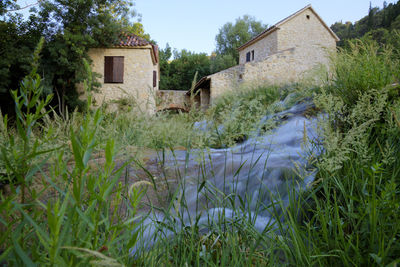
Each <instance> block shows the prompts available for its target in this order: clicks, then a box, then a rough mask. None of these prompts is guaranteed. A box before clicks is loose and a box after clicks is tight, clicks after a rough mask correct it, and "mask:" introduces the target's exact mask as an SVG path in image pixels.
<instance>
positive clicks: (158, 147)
mask: <svg viewBox="0 0 400 267" xmlns="http://www.w3.org/2000/svg"><path fill="white" fill-rule="evenodd" d="M12 4H13V2H12V1H4V2H2V3H1V4H0V15H2V14H4V12H5V11H4V10H5V7H10V6H11V5H12ZM389 6H390V5H389ZM393 6H397V4H396V5H393ZM9 22H10V21H9ZM26 26H27V27H28V26H29V25H28V24H26ZM1 27H14V30H15V29H16V28H15V25H14V26H13V25H12V24H9V23H8V24H4V23H2V24H1ZM132 27H133V26H132ZM11 32H14V33H15V31H11ZM24 32H25V33H29V31H24ZM15 36H20V37H21V36H22V35H19V34H16V35H15ZM390 37H391V40H393V41H391V42H387V43H386V45H383V44H382V43H378V42H376V41H375V40H372V39H371V38H362V40H352V41H351V42H348V43H347V45H346V46H344V47H345V48H341V49H340V50H339V52H338V54H337V56H336V57H335V58H333V59H332V66H331V71H332V75H330V76H326V77H324V78H325V83H323V84H320V85H318V86H311V85H310V84H308V83H304V84H295V85H287V86H284V87H276V86H275V87H274V86H268V85H265V86H262V87H257V88H254V87H253V86H251V85H247V86H246V87H243V88H238V89H237V90H235V91H234V92H231V93H229V94H226V95H223V96H222V97H221V98H220V99H218V101H217V102H216V103H215V105H214V106H213V107H212V108H211V109H209V110H208V111H207V112H205V113H203V112H201V111H199V110H196V109H194V110H192V111H190V112H189V113H179V114H168V113H159V114H157V115H156V116H153V117H149V116H147V115H145V114H142V113H140V112H139V111H137V110H135V109H134V108H132V106H134V104H135V103H134V100H127V101H124V102H121V103H120V104H121V110H122V111H123V112H119V113H118V112H117V113H112V114H110V113H105V112H104V111H103V109H102V108H99V109H94V108H93V107H92V106H91V98H90V89H91V88H92V87H93V80H92V77H93V75H92V73H91V71H90V68H89V67H88V64H87V62H85V61H83V62H80V63H79V64H82V68H83V69H85V72H84V73H85V75H82V78H85V88H86V89H87V94H88V96H89V97H88V101H87V103H86V104H85V106H82V111H78V110H75V111H73V112H69V111H68V109H66V110H65V112H64V113H63V116H60V114H59V113H58V112H57V110H54V108H52V106H51V105H50V103H51V101H52V99H54V98H56V97H57V96H56V95H54V94H51V92H46V88H48V87H47V86H48V84H47V81H46V80H45V79H46V76H44V77H43V75H42V74H43V71H42V69H41V65H40V60H39V59H40V55H42V57H45V56H47V51H49V49H50V48H46V46H50V47H51V46H52V44H53V43H51V42H48V41H44V40H43V39H42V40H40V39H39V38H37V39H35V38H32V39H30V41H29V45H30V46H31V47H32V50H33V47H34V43H35V44H36V43H39V45H38V46H37V48H36V50H35V52H34V53H33V60H30V61H28V60H25V61H23V62H22V61H21V62H19V63H18V62H13V64H12V65H13V66H15V67H18V68H19V67H20V68H21V69H23V70H24V71H22V72H21V73H24V75H25V74H26V76H25V77H24V78H23V79H20V81H19V86H18V87H17V86H15V87H11V86H10V85H9V84H2V85H1V86H2V88H6V90H5V91H7V92H8V93H10V99H12V102H13V108H14V109H15V111H16V112H15V117H13V118H10V117H8V116H7V115H6V114H1V113H0V264H2V265H3V264H4V265H8V266H36V265H39V266H41V265H53V266H85V265H86V266H87V265H93V266H132V265H140V266H142V265H144V266H154V265H166V266H176V265H178V266H181V265H182V266H189V265H195V266H200V265H201V266H202V265H211V266H214V265H219V266H221V265H222V266H223V265H227V266H247V265H256V266H259V265H260V266H277V265H278V266H281V265H283V266H397V265H398V264H399V263H400V257H399V255H400V242H398V241H399V239H400V193H399V192H400V163H399V161H398V158H400V85H399V80H400V57H399V53H398V47H399V46H398V44H399V41H400V36H399V35H398V34H396V32H392V33H391V35H390ZM21 38H22V37H21ZM4 40H5V39H2V41H4ZM7 40H8V39H7ZM16 40H17V39H16ZM18 40H19V39H18ZM39 40H40V41H39ZM27 43H28V41H27ZM14 48H15V47H14ZM16 48H18V47H16ZM9 49H11V47H9ZM13 51H14V50H13ZM24 51H25V50H24ZM25 53H26V54H30V53H31V50H30V49H27V50H26V51H25ZM181 56H182V57H183V56H184V55H183V53H182V55H181ZM26 58H29V57H26ZM32 62H33V63H32ZM19 64H20V65H19ZM3 70H4V69H3ZM3 74H4V75H11V74H13V73H11V72H10V73H9V74H5V72H4V71H3V72H1V73H0V75H3ZM13 79H14V78H13ZM15 79H17V77H15ZM4 81H7V79H6V80H4V79H2V82H4ZM11 88H18V90H11ZM289 95H290V96H291V100H290V103H291V104H293V105H294V104H295V103H298V102H302V101H305V99H306V100H307V101H308V100H310V99H311V100H313V101H314V103H315V104H316V108H315V109H313V110H311V111H310V112H309V114H307V115H308V116H319V117H320V118H322V119H321V120H320V125H319V128H320V130H321V132H320V135H321V137H322V138H321V140H319V142H321V143H322V145H323V147H324V151H323V154H322V155H321V156H319V157H318V158H315V157H314V158H313V165H314V166H315V167H316V168H317V170H318V171H317V174H316V179H315V181H314V182H313V183H312V185H311V186H310V188H308V190H306V191H304V192H302V194H301V195H300V196H298V197H293V198H292V199H291V200H290V202H291V203H290V205H289V208H287V209H285V212H284V213H283V215H282V216H283V217H284V220H283V221H284V222H285V223H280V222H279V221H278V222H277V223H276V224H275V225H274V227H276V229H278V230H279V231H278V232H276V231H273V230H272V228H273V227H272V226H268V227H266V228H265V229H264V231H263V232H262V233H260V232H258V231H256V230H255V227H254V225H253V224H252V222H251V221H248V220H239V221H237V222H235V223H234V224H231V225H229V227H227V226H226V225H225V224H224V221H221V222H220V223H219V224H217V225H215V227H213V228H212V229H210V231H209V232H207V233H204V232H202V231H201V229H199V228H198V225H196V224H192V225H189V226H187V225H186V226H185V227H182V228H181V230H180V231H177V232H176V233H174V236H173V237H168V236H162V235H159V238H158V239H157V241H156V242H155V243H154V245H153V246H152V247H151V248H150V249H148V250H145V251H138V252H137V253H133V250H132V249H133V248H135V246H136V245H138V244H139V243H140V240H139V239H138V235H139V229H140V222H141V220H142V219H145V218H146V216H145V214H146V213H145V212H149V211H150V212H154V211H158V212H164V213H165V216H166V217H167V218H168V212H170V210H171V209H179V207H185V205H186V203H185V202H184V201H183V200H182V199H180V198H179V197H177V196H178V192H177V191H175V190H174V189H175V188H174V187H173V186H171V187H170V188H169V187H167V189H168V190H170V192H169V194H168V197H164V198H162V200H163V202H167V203H163V204H164V205H163V206H161V207H159V206H151V205H150V206H148V205H145V204H144V202H145V200H146V194H147V193H149V191H151V190H153V191H155V192H157V189H156V188H154V187H156V186H158V185H159V184H158V183H159V182H157V179H158V178H159V177H155V176H154V175H153V174H151V172H150V169H149V167H150V166H149V165H146V164H148V163H146V160H147V159H146V158H147V156H148V154H149V153H154V151H160V154H161V155H164V154H165V153H164V152H165V151H173V152H174V151H177V150H183V149H185V150H188V151H190V150H193V149H204V150H205V151H207V149H210V148H226V147H230V146H234V145H236V144H238V143H240V142H242V141H243V140H245V139H246V138H248V137H250V136H252V135H254V132H255V131H264V132H268V131H270V130H271V129H273V128H274V127H275V126H276V125H275V122H274V121H273V120H268V121H264V123H263V124H262V125H260V120H261V118H263V117H264V116H265V115H268V114H273V113H276V112H280V111H282V106H281V105H280V101H281V100H283V99H284V98H286V97H287V96H289ZM200 129H201V130H200ZM305 138H307V136H305ZM130 168H134V169H135V171H136V170H139V169H140V170H141V171H143V172H144V173H145V174H146V177H147V178H148V179H143V180H138V179H137V177H135V178H132V177H131V176H130V173H129V169H130ZM168 178H173V177H168ZM167 189H165V188H162V189H161V190H159V191H162V190H167ZM160 194H165V192H160ZM232 197H233V196H225V197H224V198H223V199H221V202H222V203H224V201H225V203H226V202H228V201H230V199H232ZM166 199H167V200H170V201H165V200H166ZM276 201H279V199H276ZM237 208H238V209H239V210H240V209H244V208H245V207H244V205H243V206H240V205H239V206H238V207H237ZM148 218H152V217H148ZM153 218H154V217H153ZM170 218H171V220H170V221H169V222H168V223H157V222H155V225H156V226H157V227H158V228H159V229H166V228H167V229H172V228H171V227H170V226H171V225H172V224H176V223H179V221H174V220H173V217H170Z"/></svg>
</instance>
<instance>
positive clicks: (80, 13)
mask: <svg viewBox="0 0 400 267" xmlns="http://www.w3.org/2000/svg"><path fill="white" fill-rule="evenodd" d="M132 5H133V3H132V2H131V1H124V0H86V1H81V0H69V1H65V0H51V1H50V0H43V1H41V2H40V3H39V12H38V13H37V15H36V16H31V20H32V21H34V22H35V23H38V24H40V25H43V26H44V28H43V32H42V33H43V35H44V36H45V37H46V41H47V43H46V45H45V48H44V50H43V62H42V73H43V77H44V83H45V85H46V86H47V88H50V90H51V89H52V90H54V92H55V95H56V96H57V98H58V102H59V103H58V106H59V108H60V113H62V114H63V113H64V112H65V108H66V104H68V105H69V106H70V107H71V108H74V107H75V106H77V105H78V106H79V104H80V101H79V100H78V94H77V91H76V84H78V83H80V82H82V81H83V79H84V78H85V75H86V74H85V73H86V72H85V71H84V66H83V63H82V59H83V58H86V59H89V58H88V55H87V51H88V49H89V48H90V47H107V46H109V45H111V44H112V43H114V42H115V40H116V39H117V38H118V36H119V34H120V33H121V31H122V29H123V26H124V24H123V23H121V21H124V20H125V19H126V18H127V17H129V16H133V15H134V13H132V11H131V8H132Z"/></svg>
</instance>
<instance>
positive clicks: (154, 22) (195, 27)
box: [0, 0, 397, 54]
mask: <svg viewBox="0 0 400 267" xmlns="http://www.w3.org/2000/svg"><path fill="white" fill-rule="evenodd" d="M0 1H1V0H0ZM34 2H36V1H33V0H18V3H19V4H20V5H21V6H23V5H24V4H30V3H34ZM386 2H387V3H395V2H397V1H396V0H387V1H386ZM135 3H136V10H137V11H138V12H139V13H141V14H142V23H143V25H144V29H145V31H146V32H148V33H149V34H150V36H151V37H152V39H153V40H155V41H157V42H158V44H159V45H160V47H161V48H164V47H165V45H166V43H169V45H170V46H171V47H173V48H177V49H178V50H181V49H184V48H185V49H188V50H190V51H194V52H205V53H208V54H210V53H211V52H212V51H213V50H214V49H215V36H216V35H217V33H218V30H219V29H220V28H221V27H222V26H223V25H224V24H225V23H226V22H234V21H235V19H236V18H238V17H240V16H243V15H245V14H247V15H251V16H254V17H255V18H256V19H257V20H261V21H262V22H263V23H264V24H268V25H273V24H275V23H276V22H278V21H279V20H281V19H283V18H285V17H287V16H289V15H291V14H292V13H294V12H296V11H297V10H299V9H301V8H303V7H305V6H306V5H308V4H311V5H312V6H313V8H314V9H315V10H316V11H317V13H318V14H319V15H320V16H321V17H322V19H323V20H324V21H325V22H326V23H327V24H328V25H329V26H330V25H332V24H333V23H335V22H336V21H343V22H345V21H351V22H355V21H357V20H359V19H361V18H362V17H364V16H365V15H367V13H368V9H369V3H370V1H369V0H334V1H333V0H308V1H306V0H280V1H277V0H136V1H135ZM371 3H372V6H373V7H375V6H378V7H380V8H382V5H383V0H372V1H371Z"/></svg>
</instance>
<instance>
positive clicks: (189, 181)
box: [132, 98, 321, 252]
mask: <svg viewBox="0 0 400 267" xmlns="http://www.w3.org/2000/svg"><path fill="white" fill-rule="evenodd" d="M287 102H288V98H287V99H286V100H284V101H281V102H280V103H278V104H279V105H281V106H283V107H284V108H285V107H286V106H287ZM313 107H314V105H313V103H312V102H311V101H310V102H307V101H306V102H301V103H297V104H295V105H293V106H292V107H286V110H284V111H282V112H279V113H276V114H273V115H269V116H266V117H265V118H263V120H261V121H260V128H262V126H263V124H264V123H265V122H267V121H268V120H273V121H275V123H276V124H277V126H276V127H275V129H273V130H271V131H269V132H267V133H264V134H263V135H261V134H260V133H255V134H253V136H252V137H249V138H248V139H247V140H246V141H245V142H243V143H241V144H238V145H237V146H235V147H231V148H226V149H207V150H204V151H199V150H192V151H174V152H170V153H167V154H164V155H163V167H164V169H165V170H166V172H165V173H166V175H167V176H170V177H173V176H174V177H179V179H178V180H179V184H178V186H177V190H176V193H175V195H174V202H173V203H174V205H172V206H171V209H169V210H168V211H167V215H166V214H165V213H164V214H163V213H160V212H154V213H152V214H151V215H150V216H149V217H148V218H146V219H145V220H144V221H143V223H142V225H141V235H140V237H139V242H138V245H137V247H135V249H133V250H132V252H135V251H136V250H137V249H139V248H143V247H144V248H149V247H150V246H152V244H153V242H154V241H155V240H156V239H157V236H158V237H159V236H164V237H169V238H171V237H172V236H173V235H174V233H177V232H179V231H180V229H181V228H182V227H184V226H190V225H194V224H196V225H197V226H198V227H199V229H200V231H202V232H204V233H205V232H207V231H208V230H210V229H211V228H212V227H213V226H216V225H217V226H221V225H224V227H230V226H231V225H234V224H237V223H238V222H240V221H246V222H249V223H250V224H251V225H252V226H254V229H256V230H257V231H259V232H265V230H266V229H277V228H278V227H277V222H278V221H280V222H284V216H282V215H283V214H284V210H285V209H286V208H287V207H288V205H289V204H290V200H291V199H294V198H296V195H297V194H298V193H299V191H300V190H306V189H307V187H308V186H309V185H310V184H311V183H312V182H313V181H314V178H315V173H316V171H315V169H314V168H313V166H312V159H315V158H316V157H317V156H318V155H319V154H320V152H321V146H320V145H319V142H318V135H317V132H318V131H317V125H318V123H317V121H318V117H315V116H307V115H306V114H307V113H309V112H307V111H309V110H310V109H313ZM199 125H200V126H199ZM203 126H204V123H199V124H198V125H197V127H198V129H197V130H201V129H200V128H201V127H203ZM166 224H167V225H168V226H169V229H167V228H166V227H162V226H161V225H166Z"/></svg>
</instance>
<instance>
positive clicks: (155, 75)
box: [153, 70, 157, 87]
mask: <svg viewBox="0 0 400 267" xmlns="http://www.w3.org/2000/svg"><path fill="white" fill-rule="evenodd" d="M153 87H157V71H155V70H153Z"/></svg>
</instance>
